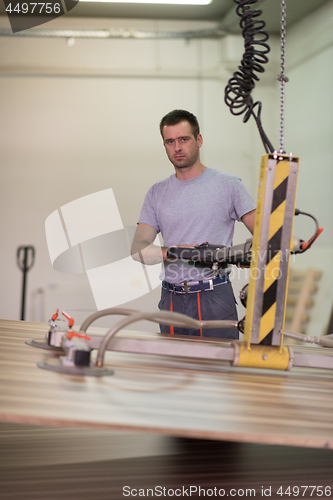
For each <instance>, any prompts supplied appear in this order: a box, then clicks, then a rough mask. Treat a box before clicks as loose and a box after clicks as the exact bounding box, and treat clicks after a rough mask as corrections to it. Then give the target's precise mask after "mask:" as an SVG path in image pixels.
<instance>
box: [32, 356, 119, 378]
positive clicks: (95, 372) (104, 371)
mask: <svg viewBox="0 0 333 500" xmlns="http://www.w3.org/2000/svg"><path fill="white" fill-rule="evenodd" d="M37 366H38V367H39V368H42V369H43V370H50V371H53V372H57V373H66V374H67V375H81V376H82V375H83V376H93V377H104V376H105V375H113V374H114V371H113V370H111V369H110V368H105V367H102V368H97V367H96V366H91V367H90V366H81V367H80V366H73V367H72V366H63V365H62V364H61V362H60V361H59V360H58V359H52V360H49V361H39V363H37Z"/></svg>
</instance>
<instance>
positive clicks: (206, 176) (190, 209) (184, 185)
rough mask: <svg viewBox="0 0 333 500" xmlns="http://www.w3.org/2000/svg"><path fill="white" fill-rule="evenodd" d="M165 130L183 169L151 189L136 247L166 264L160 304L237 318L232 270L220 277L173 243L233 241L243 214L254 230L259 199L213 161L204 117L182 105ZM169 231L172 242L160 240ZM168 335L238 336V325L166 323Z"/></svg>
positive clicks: (139, 256) (135, 251) (148, 260)
mask: <svg viewBox="0 0 333 500" xmlns="http://www.w3.org/2000/svg"><path fill="white" fill-rule="evenodd" d="M160 132H161V135H162V138H163V144H164V147H165V150H166V153H167V156H168V158H169V160H170V161H171V163H172V164H173V166H174V168H175V174H173V175H172V176H171V177H169V178H167V179H165V180H163V181H160V182H157V183H156V184H154V185H153V186H152V187H151V188H150V189H149V191H148V193H147V195H146V198H145V201H144V204H143V207H142V210H141V214H140V219H139V222H138V227H137V230H136V233H135V236H134V240H133V245H132V256H133V258H134V259H136V260H141V261H142V262H144V263H145V264H156V263H158V262H163V263H164V280H163V282H162V295H161V300H160V302H159V309H161V310H168V311H175V312H179V313H182V314H187V315H188V316H191V317H193V318H195V319H200V320H210V319H230V320H237V311H236V306H235V298H234V294H233V291H232V286H231V283H230V281H229V278H228V276H229V273H230V269H229V270H228V269H226V270H223V271H222V273H221V274H220V276H219V277H215V275H214V274H213V271H212V270H211V269H209V268H204V267H201V268H200V267H194V266H191V265H190V264H189V262H187V261H183V260H181V259H173V260H171V259H170V260H169V259H168V258H167V249H168V248H169V247H171V246H180V247H191V248H194V247H195V246H198V245H199V244H201V243H203V242H209V243H212V244H221V245H226V246H230V245H231V244H232V238H233V233H234V223H235V220H238V221H240V220H241V221H242V222H243V223H244V224H245V225H246V227H247V228H248V229H249V230H250V231H251V232H253V228H254V217H255V203H254V201H253V199H252V198H251V196H250V194H249V193H248V191H247V189H246V188H245V186H244V185H243V184H242V182H241V180H240V179H239V178H238V177H236V176H235V175H231V174H226V173H223V172H220V171H218V170H214V169H212V168H208V167H205V166H204V165H203V164H202V163H201V161H200V148H201V146H202V143H203V139H202V136H201V134H200V130H199V124H198V120H197V118H196V117H195V116H194V115H193V114H192V113H189V112H188V111H184V110H174V111H171V112H170V113H168V114H167V115H166V116H164V117H163V118H162V120H161V123H160ZM159 232H161V234H162V236H163V239H164V245H165V246H163V247H158V246H156V245H154V244H153V242H154V240H155V237H156V235H157V234H158V233H159ZM160 329H161V332H162V333H176V334H182V335H195V336H209V337H221V338H232V339H238V331H237V330H233V329H209V330H208V329H206V330H202V329H200V330H191V329H185V328H174V327H169V326H164V325H160Z"/></svg>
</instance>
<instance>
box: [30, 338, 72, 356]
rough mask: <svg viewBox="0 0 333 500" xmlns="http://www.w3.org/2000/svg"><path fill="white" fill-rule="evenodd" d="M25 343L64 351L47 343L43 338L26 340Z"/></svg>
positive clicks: (40, 347) (50, 349) (49, 349)
mask: <svg viewBox="0 0 333 500" xmlns="http://www.w3.org/2000/svg"><path fill="white" fill-rule="evenodd" d="M25 343H26V344H27V345H31V346H32V347H38V348H39V349H46V350H48V351H55V352H60V353H63V352H64V350H63V349H62V348H61V347H54V346H52V345H49V344H48V343H47V342H46V340H45V339H32V340H26V341H25Z"/></svg>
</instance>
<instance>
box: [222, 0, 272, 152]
mask: <svg viewBox="0 0 333 500" xmlns="http://www.w3.org/2000/svg"><path fill="white" fill-rule="evenodd" d="M234 2H235V3H236V4H237V8H236V12H237V15H238V16H239V17H240V18H241V20H240V23H239V24H240V27H241V28H242V30H243V37H244V46H245V52H244V54H243V59H242V61H241V64H240V66H238V71H235V72H234V74H233V76H232V78H230V80H229V82H228V85H227V86H226V88H225V93H224V101H225V103H226V104H227V106H229V108H230V111H231V113H232V114H233V115H241V114H243V113H245V116H244V118H243V122H244V123H246V122H247V121H248V120H249V118H250V116H251V115H252V116H253V118H254V119H255V121H256V124H257V127H258V130H259V134H260V137H261V140H262V142H263V145H264V148H265V151H266V153H268V152H271V153H273V151H274V148H273V146H272V143H271V142H270V141H269V139H268V137H267V135H266V134H265V132H264V129H263V127H262V124H261V102H260V101H257V102H253V99H252V97H251V92H252V90H253V89H254V87H255V82H256V81H259V77H258V75H257V74H256V73H255V71H256V72H257V73H263V72H264V71H265V70H264V68H263V66H262V64H265V63H267V62H268V57H267V55H266V54H268V53H269V51H270V47H269V45H268V44H267V43H266V42H267V40H268V38H269V37H268V33H267V32H266V31H263V28H264V27H265V26H266V23H265V21H262V20H259V19H256V18H257V17H258V16H260V15H261V14H262V10H260V9H254V10H251V4H254V3H256V2H257V0H234ZM255 108H257V110H256V113H255Z"/></svg>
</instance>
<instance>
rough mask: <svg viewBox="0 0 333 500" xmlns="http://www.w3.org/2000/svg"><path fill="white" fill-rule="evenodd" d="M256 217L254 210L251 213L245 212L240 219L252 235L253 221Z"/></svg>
mask: <svg viewBox="0 0 333 500" xmlns="http://www.w3.org/2000/svg"><path fill="white" fill-rule="evenodd" d="M255 216H256V210H255V209H254V210H251V212H247V214H244V215H243V217H241V219H242V222H244V224H245V226H246V227H247V228H248V230H249V231H251V233H252V234H253V231H254V219H255Z"/></svg>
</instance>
